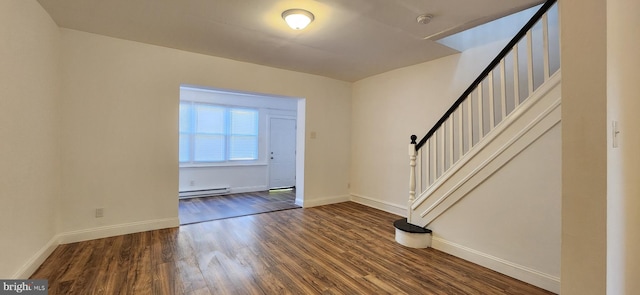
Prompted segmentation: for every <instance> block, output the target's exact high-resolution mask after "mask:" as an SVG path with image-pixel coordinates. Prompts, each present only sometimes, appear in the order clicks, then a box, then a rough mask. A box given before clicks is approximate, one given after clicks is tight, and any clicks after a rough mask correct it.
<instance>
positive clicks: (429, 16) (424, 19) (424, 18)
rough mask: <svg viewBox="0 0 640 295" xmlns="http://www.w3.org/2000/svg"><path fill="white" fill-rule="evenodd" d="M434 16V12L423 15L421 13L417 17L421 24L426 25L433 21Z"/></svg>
mask: <svg viewBox="0 0 640 295" xmlns="http://www.w3.org/2000/svg"><path fill="white" fill-rule="evenodd" d="M432 18H433V14H423V15H419V16H418V17H417V18H416V21H417V22H418V23H419V24H421V25H426V24H428V23H429V22H431V19H432Z"/></svg>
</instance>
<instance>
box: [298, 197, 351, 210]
mask: <svg viewBox="0 0 640 295" xmlns="http://www.w3.org/2000/svg"><path fill="white" fill-rule="evenodd" d="M349 200H350V198H349V195H343V196H332V197H324V198H317V199H313V200H309V199H308V198H306V197H305V199H304V200H302V202H299V201H300V200H298V199H296V205H298V206H302V207H304V208H309V207H315V206H322V205H329V204H335V203H342V202H347V201H349Z"/></svg>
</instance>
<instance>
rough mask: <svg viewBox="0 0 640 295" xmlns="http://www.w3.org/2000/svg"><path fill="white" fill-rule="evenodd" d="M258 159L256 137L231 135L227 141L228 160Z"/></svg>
mask: <svg viewBox="0 0 640 295" xmlns="http://www.w3.org/2000/svg"><path fill="white" fill-rule="evenodd" d="M256 159H258V137H257V136H242V135H233V136H231V137H230V142H229V160H256Z"/></svg>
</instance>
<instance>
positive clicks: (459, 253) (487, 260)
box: [431, 236, 560, 294]
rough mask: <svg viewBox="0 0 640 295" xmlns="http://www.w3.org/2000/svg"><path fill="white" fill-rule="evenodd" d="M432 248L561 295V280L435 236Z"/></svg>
mask: <svg viewBox="0 0 640 295" xmlns="http://www.w3.org/2000/svg"><path fill="white" fill-rule="evenodd" d="M431 247H433V248H434V249H436V250H440V251H442V252H445V253H448V254H451V255H453V256H456V257H460V258H462V259H464V260H468V261H471V262H473V263H475V264H478V265H481V266H484V267H486V268H489V269H491V270H494V271H497V272H499V273H502V274H505V275H507V276H510V277H512V278H516V279H518V280H521V281H523V282H526V283H529V284H532V285H534V286H537V287H540V288H542V289H545V290H548V291H551V292H554V293H556V294H560V278H559V277H556V276H553V275H549V274H546V273H543V272H540V271H537V270H535V269H531V268H529V267H526V266H523V265H519V264H517V263H513V262H511V261H507V260H504V259H502V258H498V257H495V256H492V255H489V254H486V253H482V252H480V251H476V250H474V249H471V248H468V247H465V246H462V245H459V244H456V243H453V242H450V241H447V240H444V239H442V238H439V237H436V236H434V237H433V238H432V242H431Z"/></svg>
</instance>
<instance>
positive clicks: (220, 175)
mask: <svg viewBox="0 0 640 295" xmlns="http://www.w3.org/2000/svg"><path fill="white" fill-rule="evenodd" d="M179 121H180V126H179V132H180V134H179V138H180V139H179V140H180V142H179V146H180V148H179V159H180V160H179V182H178V183H179V196H178V197H179V198H180V200H181V202H182V201H183V200H187V199H192V198H215V197H220V196H234V195H235V196H236V197H237V198H236V199H237V200H241V199H243V198H242V197H240V195H241V194H269V190H270V189H281V188H295V190H292V191H290V192H288V195H289V196H291V195H294V196H295V197H294V201H293V203H294V204H296V205H297V206H302V204H303V200H304V128H305V99H303V98H292V97H284V96H276V95H267V94H259V93H249V92H242V91H230V90H223V89H213V88H207V87H199V86H192V85H182V86H181V87H180V120H179ZM279 193H282V192H279ZM272 194H273V192H272ZM244 199H247V198H244ZM267 199H268V198H267ZM272 199H278V198H272ZM193 202H195V201H193ZM182 207H184V206H181V207H180V208H179V210H182ZM247 207H250V206H249V205H247ZM267 207H268V206H267ZM276 207H277V206H276ZM181 223H182V218H181Z"/></svg>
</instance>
